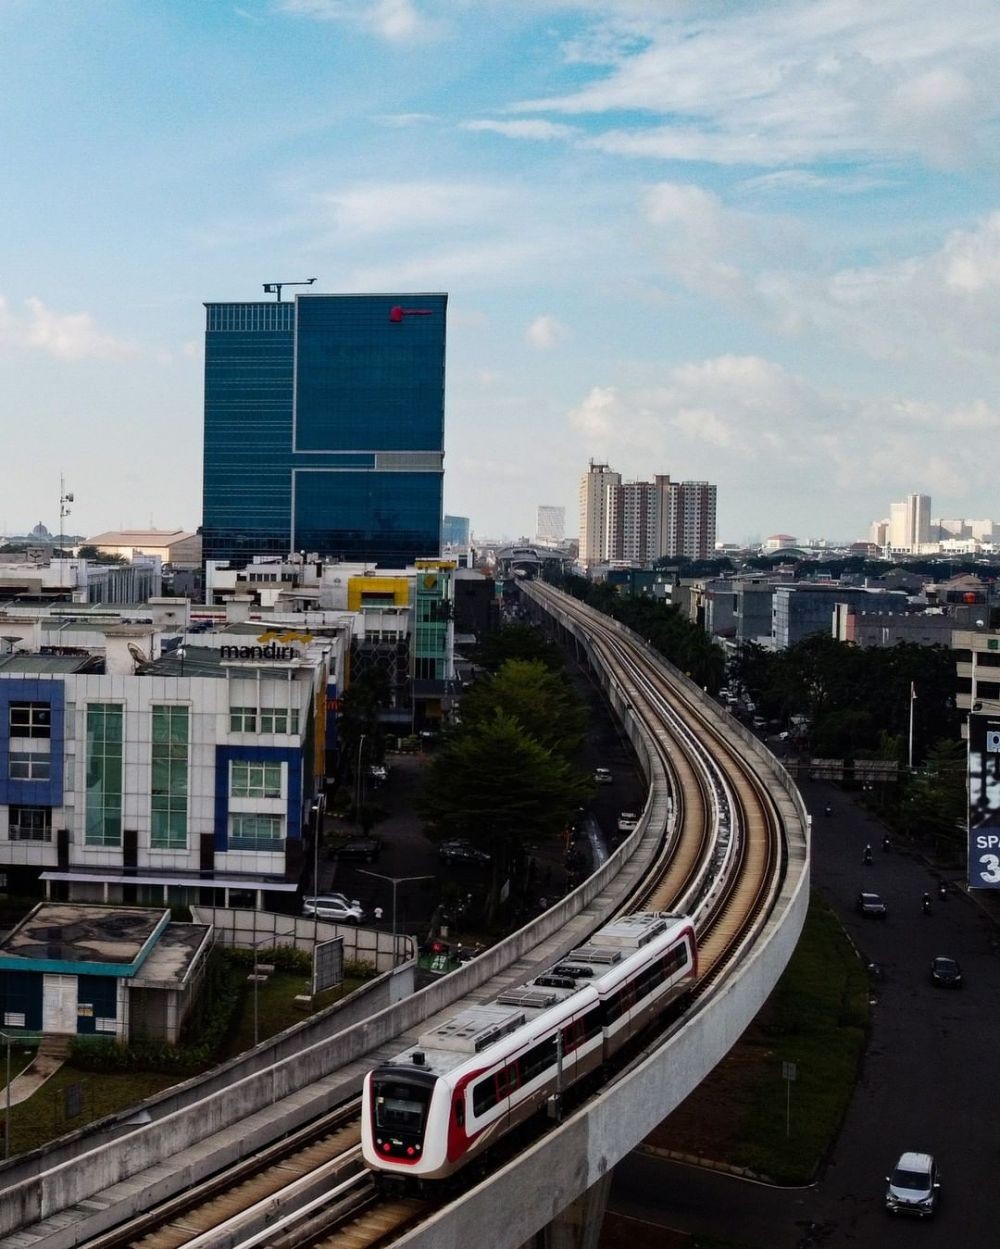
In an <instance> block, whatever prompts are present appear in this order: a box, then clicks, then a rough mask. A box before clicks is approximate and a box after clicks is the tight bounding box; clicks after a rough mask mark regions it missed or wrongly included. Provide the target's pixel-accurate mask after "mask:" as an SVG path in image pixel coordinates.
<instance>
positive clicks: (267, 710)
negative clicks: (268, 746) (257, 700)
mask: <svg viewBox="0 0 1000 1249" xmlns="http://www.w3.org/2000/svg"><path fill="white" fill-rule="evenodd" d="M260 731H261V732H262V733H297V732H298V731H299V709H298V707H293V708H292V709H291V710H289V709H288V708H286V707H262V708H261V712H260Z"/></svg>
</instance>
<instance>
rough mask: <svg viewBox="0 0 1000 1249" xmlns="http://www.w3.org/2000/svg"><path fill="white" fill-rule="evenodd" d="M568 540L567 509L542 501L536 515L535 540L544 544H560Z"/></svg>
mask: <svg viewBox="0 0 1000 1249" xmlns="http://www.w3.org/2000/svg"><path fill="white" fill-rule="evenodd" d="M565 540H566V509H565V508H564V507H556V506H555V505H553V504H549V503H540V504H539V505H538V510H537V512H536V515H535V541H536V542H540V543H542V544H543V545H544V546H558V545H559V543H560V542H564V541H565Z"/></svg>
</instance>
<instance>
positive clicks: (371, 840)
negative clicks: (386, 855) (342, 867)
mask: <svg viewBox="0 0 1000 1249" xmlns="http://www.w3.org/2000/svg"><path fill="white" fill-rule="evenodd" d="M381 853H382V843H381V842H380V841H379V839H378V838H377V837H351V838H349V840H347V841H342V842H341V843H340V845H339V846H335V847H334V850H333V857H334V858H335V859H358V860H360V861H361V862H362V863H374V862H375V861H376V860H377V859H378V856H379V855H380V854H381Z"/></svg>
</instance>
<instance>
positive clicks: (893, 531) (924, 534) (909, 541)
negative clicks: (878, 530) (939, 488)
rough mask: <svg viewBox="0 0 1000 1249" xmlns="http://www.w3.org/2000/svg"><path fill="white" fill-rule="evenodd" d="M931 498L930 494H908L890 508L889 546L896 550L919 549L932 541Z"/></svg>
mask: <svg viewBox="0 0 1000 1249" xmlns="http://www.w3.org/2000/svg"><path fill="white" fill-rule="evenodd" d="M930 535H931V499H930V495H928V494H908V495H907V496H906V498H905V499H904V500H903V501H902V503H893V504H891V505H890V508H889V546H890V547H891V548H892V549H893V550H894V551H913V552H916V551H919V550H920V547H921V545H922V544H924V543H925V542H929V541H930Z"/></svg>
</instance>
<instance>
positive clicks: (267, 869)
mask: <svg viewBox="0 0 1000 1249" xmlns="http://www.w3.org/2000/svg"><path fill="white" fill-rule="evenodd" d="M343 663H344V654H343V650H342V648H340V647H339V646H338V640H337V639H336V638H319V637H315V638H314V637H311V636H309V635H308V634H305V633H299V632H296V631H292V630H287V629H286V630H283V629H277V630H265V631H264V632H263V633H262V632H261V628H260V626H259V625H258V626H255V627H252V628H247V627H244V629H243V630H242V631H239V630H236V631H233V630H230V631H228V632H222V633H218V634H212V635H205V636H204V637H202V638H199V639H198V644H197V645H194V644H192V642H191V641H189V642H188V644H187V645H186V646H182V647H178V648H177V649H175V650H173V651H171V652H169V653H167V654H162V655H160V656H159V657H158V658H154V659H152V660H151V661H150V662H149V663H137V664H136V665H135V668H134V671H132V672H129V673H121V672H111V671H108V670H107V669H106V665H105V664H104V662H103V661H102V660H101V659H100V657H99V656H95V655H91V654H86V653H85V654H76V655H73V654H37V653H28V652H25V651H18V652H15V653H13V654H8V655H5V656H3V657H2V658H0V728H2V730H3V733H2V736H0V872H2V873H3V875H4V876H5V878H6V879H5V882H4V883H5V886H6V889H7V891H8V892H11V893H23V894H31V893H35V892H37V891H38V885H39V881H40V882H41V883H42V884H43V885H44V886H45V888H46V891H47V892H48V894H49V896H50V897H53V898H55V899H57V900H58V899H61V900H67V901H81V902H101V903H106V902H123V903H132V904H138V905H169V904H171V903H179V904H192V903H199V902H200V903H203V904H206V905H218V906H237V907H258V908H259V907H262V906H263V907H265V908H269V909H279V910H281V909H284V910H287V909H289V907H288V904H287V900H288V896H289V895H291V894H294V893H295V891H296V889H297V888H298V886H299V883H300V879H301V878H302V877H303V875H304V873H305V872H306V869H307V868H308V863H307V860H306V855H305V842H306V840H307V838H308V837H309V836H310V835H311V833H312V832H313V830H314V823H315V820H316V819H317V818H318V810H319V808H318V807H317V806H316V805H315V800H316V799H317V798H318V796H319V795H320V794H321V793H322V786H323V772H324V767H325V747H326V741H327V733H328V722H329V728H330V729H332V727H333V725H332V721H333V715H332V711H328V710H327V708H328V707H330V706H335V700H336V691H337V681H338V679H340V677H341V673H342V670H343ZM331 689H332V690H333V699H332V700H331V698H330V691H331ZM282 896H284V897H285V899H286V905H284V906H282V905H281V899H282Z"/></svg>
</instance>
